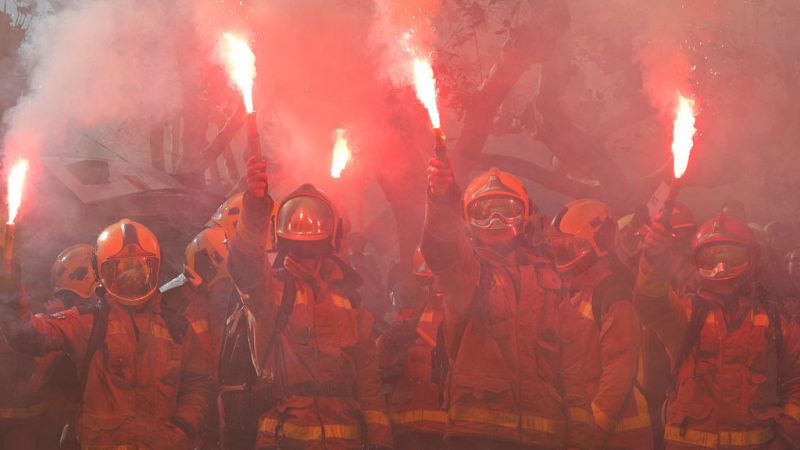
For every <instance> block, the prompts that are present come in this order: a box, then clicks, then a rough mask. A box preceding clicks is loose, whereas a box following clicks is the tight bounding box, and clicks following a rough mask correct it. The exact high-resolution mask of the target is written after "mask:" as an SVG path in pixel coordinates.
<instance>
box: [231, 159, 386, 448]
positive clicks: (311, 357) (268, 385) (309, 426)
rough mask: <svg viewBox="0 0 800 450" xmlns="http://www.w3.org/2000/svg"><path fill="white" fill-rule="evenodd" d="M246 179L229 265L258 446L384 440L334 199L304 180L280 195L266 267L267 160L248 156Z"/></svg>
mask: <svg viewBox="0 0 800 450" xmlns="http://www.w3.org/2000/svg"><path fill="white" fill-rule="evenodd" d="M247 183H248V191H247V192H246V193H245V195H244V200H243V210H242V213H241V216H240V219H239V222H238V224H237V230H236V233H235V235H234V237H233V239H232V242H231V246H230V256H229V264H228V269H229V271H230V273H231V276H232V277H233V280H234V282H235V283H236V286H237V289H238V290H239V292H240V294H241V296H242V301H243V303H244V307H245V308H246V310H247V317H248V320H249V321H250V326H249V330H250V331H251V333H250V335H249V337H250V340H249V346H250V351H251V354H252V358H251V359H252V361H253V363H254V366H255V367H254V369H255V372H256V376H257V377H258V380H257V385H258V389H257V391H258V392H262V393H263V394H264V400H265V404H264V405H263V408H262V409H263V412H262V413H261V414H260V419H259V425H258V436H257V440H256V443H257V448H259V449H263V448H278V447H279V448H282V449H283V448H311V449H318V448H325V449H361V448H364V447H368V448H389V447H391V431H390V428H389V418H388V416H387V415H386V405H385V401H384V398H383V395H382V393H381V390H380V380H379V378H378V357H377V349H376V347H375V342H374V340H373V339H372V337H371V330H372V318H371V316H370V315H369V313H367V312H366V311H365V310H364V309H363V308H362V307H361V306H360V305H359V302H358V299H357V296H356V295H355V288H356V287H357V286H358V275H357V274H356V273H355V272H354V271H352V269H350V268H349V267H348V266H346V265H345V264H344V263H342V262H341V260H339V259H338V258H337V257H336V256H335V255H334V252H335V251H336V248H337V246H338V242H339V240H340V239H341V221H340V219H339V216H338V214H337V212H336V209H335V207H334V205H333V203H332V202H331V201H330V200H329V199H328V198H327V197H326V196H325V195H324V194H323V193H322V192H320V191H319V190H317V189H316V188H314V187H313V186H311V185H308V184H306V185H303V186H301V187H300V188H298V189H297V190H296V191H294V192H293V193H292V194H290V195H289V196H288V197H286V198H285V199H284V201H283V202H282V203H281V206H280V208H279V209H278V214H277V236H278V248H279V251H280V252H281V253H284V252H285V254H286V256H285V257H284V258H283V259H279V260H277V261H276V265H278V266H282V267H281V268H278V269H274V268H273V267H272V266H270V265H268V264H266V257H265V254H264V248H265V242H264V241H265V240H266V238H267V231H266V229H265V228H266V227H267V225H268V223H269V214H270V211H271V210H272V208H273V203H272V199H271V198H270V197H269V196H268V195H267V174H266V162H264V161H263V160H257V159H255V158H253V159H251V160H250V161H248V175H247Z"/></svg>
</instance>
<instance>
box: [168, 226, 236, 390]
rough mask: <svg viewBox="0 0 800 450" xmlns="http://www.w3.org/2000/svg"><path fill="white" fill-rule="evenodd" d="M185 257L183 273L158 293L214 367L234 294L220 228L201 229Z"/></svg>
mask: <svg viewBox="0 0 800 450" xmlns="http://www.w3.org/2000/svg"><path fill="white" fill-rule="evenodd" d="M184 258H185V263H184V270H183V273H181V274H180V275H178V276H177V277H175V278H174V279H173V280H171V281H169V282H167V283H166V284H164V285H163V286H161V288H160V291H161V294H162V295H163V296H164V298H165V299H168V300H169V301H168V302H167V304H169V305H170V307H174V308H176V312H177V313H178V314H181V315H184V316H185V317H186V319H187V320H189V323H190V324H191V326H192V329H193V330H194V332H195V334H196V335H197V337H198V339H199V341H200V345H201V346H202V347H203V350H204V351H205V353H206V355H208V360H209V361H210V362H211V363H212V364H215V363H216V362H217V361H218V360H219V355H220V347H221V345H222V333H223V328H224V326H225V319H226V318H227V314H228V311H229V310H230V302H231V299H232V294H233V281H232V280H231V278H230V276H229V275H228V266H227V261H228V247H227V246H226V244H225V232H224V231H223V229H222V228H221V227H213V228H206V229H204V230H202V231H201V232H200V233H198V234H197V236H195V238H194V239H192V242H190V243H189V245H187V246H186V251H185V252H184ZM215 375H216V374H215Z"/></svg>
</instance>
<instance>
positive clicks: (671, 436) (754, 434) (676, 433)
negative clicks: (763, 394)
mask: <svg viewBox="0 0 800 450" xmlns="http://www.w3.org/2000/svg"><path fill="white" fill-rule="evenodd" d="M774 437H775V432H774V431H773V430H772V428H762V429H760V430H751V431H720V432H719V433H709V432H706V431H697V430H686V432H685V433H683V435H681V429H680V427H676V426H674V425H667V427H666V429H665V430H664V439H665V440H668V441H673V442H680V443H684V444H690V445H696V446H700V447H708V448H716V447H717V446H719V445H729V446H741V447H747V446H752V445H761V444H765V443H767V442H769V441H771V440H772V438H774Z"/></svg>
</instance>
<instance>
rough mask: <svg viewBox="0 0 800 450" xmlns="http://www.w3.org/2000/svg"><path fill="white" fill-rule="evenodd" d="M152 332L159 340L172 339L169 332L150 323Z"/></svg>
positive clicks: (158, 325)
mask: <svg viewBox="0 0 800 450" xmlns="http://www.w3.org/2000/svg"><path fill="white" fill-rule="evenodd" d="M150 332H151V333H153V336H155V337H157V338H159V339H169V340H171V339H172V336H171V335H170V334H169V330H167V329H166V328H164V327H162V326H161V325H160V324H157V323H155V322H151V323H150Z"/></svg>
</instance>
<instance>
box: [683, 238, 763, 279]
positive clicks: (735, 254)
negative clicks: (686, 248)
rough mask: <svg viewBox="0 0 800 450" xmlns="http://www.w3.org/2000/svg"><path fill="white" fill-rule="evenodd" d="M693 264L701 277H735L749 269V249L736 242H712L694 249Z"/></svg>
mask: <svg viewBox="0 0 800 450" xmlns="http://www.w3.org/2000/svg"><path fill="white" fill-rule="evenodd" d="M694 260H695V264H696V265H697V272H698V274H700V276H701V277H703V278H706V279H710V280H727V279H731V278H736V277H738V276H740V275H742V274H743V273H745V272H747V271H748V270H749V269H750V251H749V249H748V248H747V247H744V246H741V245H736V244H724V243H721V244H714V245H707V246H703V247H700V248H699V249H697V250H696V251H695V256H694Z"/></svg>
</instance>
